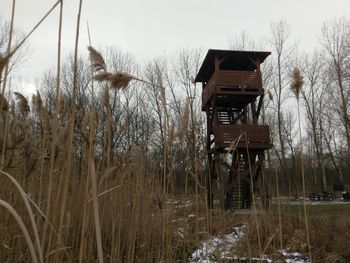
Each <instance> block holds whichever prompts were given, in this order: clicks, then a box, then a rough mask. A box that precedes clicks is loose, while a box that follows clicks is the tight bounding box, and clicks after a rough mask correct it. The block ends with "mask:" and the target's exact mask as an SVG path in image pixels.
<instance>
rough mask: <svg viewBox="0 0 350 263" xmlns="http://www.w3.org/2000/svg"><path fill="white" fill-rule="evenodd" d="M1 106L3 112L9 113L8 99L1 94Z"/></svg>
mask: <svg viewBox="0 0 350 263" xmlns="http://www.w3.org/2000/svg"><path fill="white" fill-rule="evenodd" d="M0 105H1V107H2V110H3V111H7V110H8V109H9V104H8V102H7V100H6V98H5V97H4V96H3V95H2V94H1V93H0Z"/></svg>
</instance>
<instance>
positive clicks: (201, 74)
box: [195, 49, 271, 82]
mask: <svg viewBox="0 0 350 263" xmlns="http://www.w3.org/2000/svg"><path fill="white" fill-rule="evenodd" d="M270 54H271V52H264V51H239V50H219V49H209V50H208V53H207V55H206V56H205V58H204V61H203V64H202V66H201V67H200V69H199V71H198V74H197V76H196V78H195V82H207V81H209V79H210V78H211V76H212V75H213V73H214V70H215V57H217V58H218V59H219V60H222V63H221V64H220V69H222V70H249V71H252V70H255V69H256V65H255V64H254V62H253V61H259V62H260V64H261V63H263V62H264V60H265V59H266V58H267V57H268V56H269V55H270Z"/></svg>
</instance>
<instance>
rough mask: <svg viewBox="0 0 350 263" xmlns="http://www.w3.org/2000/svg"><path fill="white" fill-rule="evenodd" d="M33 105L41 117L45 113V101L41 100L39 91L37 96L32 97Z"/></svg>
mask: <svg viewBox="0 0 350 263" xmlns="http://www.w3.org/2000/svg"><path fill="white" fill-rule="evenodd" d="M32 103H33V108H34V111H35V112H36V113H37V114H38V115H41V113H42V111H43V100H42V99H41V96H40V93H39V91H38V90H37V91H36V94H33V95H32Z"/></svg>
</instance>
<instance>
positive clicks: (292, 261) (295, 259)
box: [278, 249, 310, 263]
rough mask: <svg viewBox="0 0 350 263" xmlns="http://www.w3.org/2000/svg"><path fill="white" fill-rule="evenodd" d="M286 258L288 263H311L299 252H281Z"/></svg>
mask: <svg viewBox="0 0 350 263" xmlns="http://www.w3.org/2000/svg"><path fill="white" fill-rule="evenodd" d="M278 252H280V253H281V254H282V256H284V257H285V262H286V263H310V261H309V260H308V259H307V258H306V257H304V256H303V255H302V254H301V253H299V252H289V251H287V250H286V249H283V250H279V251H278Z"/></svg>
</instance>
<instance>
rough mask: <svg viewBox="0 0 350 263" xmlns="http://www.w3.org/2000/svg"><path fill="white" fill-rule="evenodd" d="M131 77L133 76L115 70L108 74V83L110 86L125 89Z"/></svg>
mask: <svg viewBox="0 0 350 263" xmlns="http://www.w3.org/2000/svg"><path fill="white" fill-rule="evenodd" d="M133 79H135V78H134V77H133V76H131V75H129V74H127V73H122V72H117V73H115V74H112V75H111V76H110V78H109V83H110V85H111V88H114V89H125V88H126V87H127V86H128V85H129V83H130V81H131V80H133Z"/></svg>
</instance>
